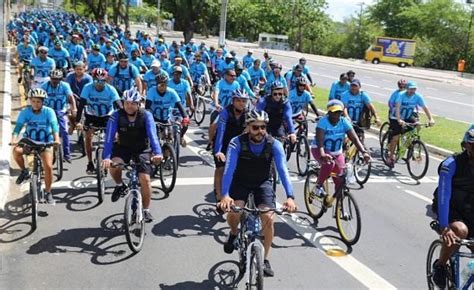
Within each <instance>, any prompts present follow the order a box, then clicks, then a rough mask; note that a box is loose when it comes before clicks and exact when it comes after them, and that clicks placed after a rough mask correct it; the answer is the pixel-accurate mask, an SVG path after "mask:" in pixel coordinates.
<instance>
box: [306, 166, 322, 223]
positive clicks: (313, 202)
mask: <svg viewBox="0 0 474 290" xmlns="http://www.w3.org/2000/svg"><path fill="white" fill-rule="evenodd" d="M317 179H318V173H317V172H316V171H315V170H310V171H309V172H308V174H307V175H306V181H305V183H304V203H305V205H306V210H307V211H308V214H309V215H310V216H311V217H312V218H313V219H319V218H320V217H321V216H322V215H323V214H324V213H325V212H326V207H325V206H324V204H323V198H322V197H320V196H318V195H317V194H316V180H317ZM326 189H327V188H326Z"/></svg>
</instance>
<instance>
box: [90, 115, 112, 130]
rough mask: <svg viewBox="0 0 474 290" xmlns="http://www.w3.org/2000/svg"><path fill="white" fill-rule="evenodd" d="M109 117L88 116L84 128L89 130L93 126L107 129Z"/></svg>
mask: <svg viewBox="0 0 474 290" xmlns="http://www.w3.org/2000/svg"><path fill="white" fill-rule="evenodd" d="M109 117H110V116H103V117H97V116H93V115H88V114H86V115H85V119H86V120H85V122H84V127H86V128H89V127H91V126H94V127H101V128H105V127H107V121H108V120H109Z"/></svg>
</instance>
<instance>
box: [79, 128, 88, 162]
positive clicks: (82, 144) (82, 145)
mask: <svg viewBox="0 0 474 290" xmlns="http://www.w3.org/2000/svg"><path fill="white" fill-rule="evenodd" d="M77 144H78V145H79V147H80V148H81V153H82V156H86V138H85V134H84V130H81V131H80V132H79V131H78V132H77Z"/></svg>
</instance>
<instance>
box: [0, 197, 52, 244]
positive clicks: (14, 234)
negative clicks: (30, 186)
mask: <svg viewBox="0 0 474 290" xmlns="http://www.w3.org/2000/svg"><path fill="white" fill-rule="evenodd" d="M30 208H31V205H30V202H29V196H28V195H24V196H23V197H20V198H18V199H15V200H12V201H9V202H8V203H6V204H5V207H4V209H3V210H0V243H13V242H16V241H19V240H21V239H24V238H26V237H28V236H29V235H31V234H32V233H33V229H32V225H31V210H30ZM38 214H39V215H44V214H43V213H42V212H39V213H38Z"/></svg>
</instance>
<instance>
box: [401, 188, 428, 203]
mask: <svg viewBox="0 0 474 290" xmlns="http://www.w3.org/2000/svg"><path fill="white" fill-rule="evenodd" d="M404 192H405V193H408V194H409V195H411V196H414V197H416V198H418V199H421V200H423V201H426V202H427V203H429V204H431V203H432V202H433V200H431V198H428V197H426V196H424V195H422V194H419V193H418V192H414V191H413V190H409V189H405V190H404Z"/></svg>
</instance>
